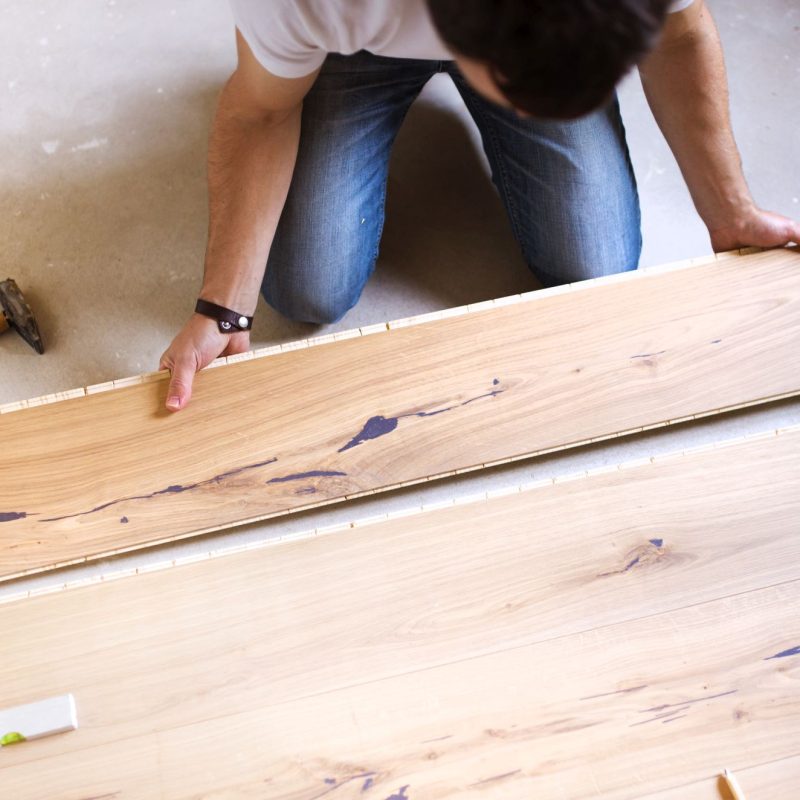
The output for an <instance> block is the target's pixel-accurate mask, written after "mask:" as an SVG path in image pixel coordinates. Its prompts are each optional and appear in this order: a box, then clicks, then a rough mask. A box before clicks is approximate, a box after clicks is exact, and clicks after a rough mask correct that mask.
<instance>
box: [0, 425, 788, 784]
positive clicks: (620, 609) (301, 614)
mask: <svg viewBox="0 0 800 800" xmlns="http://www.w3.org/2000/svg"><path fill="white" fill-rule="evenodd" d="M799 482H800V430H798V429H792V430H788V431H786V432H784V433H781V434H780V435H777V436H772V437H769V438H761V439H757V440H753V441H745V442H742V443H738V444H735V445H729V446H726V447H722V448H719V449H713V450H708V451H705V452H702V453H695V454H691V455H685V456H676V457H672V458H667V459H664V460H656V461H655V462H654V463H648V464H644V465H641V466H637V467H630V468H627V469H624V470H620V471H618V472H610V473H606V474H602V475H597V476H592V477H588V478H582V479H577V480H574V481H569V482H565V483H563V484H555V485H552V486H549V487H544V488H539V489H534V490H530V491H526V492H521V493H519V494H516V495H509V496H506V497H498V498H495V499H492V500H488V501H483V502H477V503H473V504H468V505H462V506H454V507H451V508H448V509H442V510H440V511H432V512H428V513H426V514H421V515H418V516H414V517H408V518H400V519H396V520H391V521H387V522H382V523H378V524H375V525H367V526H364V527H363V528H355V529H353V530H351V531H349V532H346V533H341V534H331V535H329V536H321V537H317V538H311V539H307V540H303V541H298V542H295V543H287V544H285V545H280V546H273V547H265V548H264V549H263V550H256V551H252V552H248V553H242V554H238V555H231V556H221V557H219V558H216V559H212V560H210V561H205V562H199V563H196V564H192V565H187V566H181V567H175V568H171V569H165V570H162V571H159V572H153V573H148V574H144V575H140V576H135V577H132V578H121V579H118V580H115V581H111V582H109V583H106V584H98V585H95V586H91V587H87V588H83V589H74V590H65V591H63V592H60V593H57V594H53V595H47V596H42V597H34V598H30V599H27V600H24V601H19V602H15V603H9V604H5V605H2V606H0V633H1V634H2V638H3V642H4V644H6V643H7V645H8V646H7V647H4V658H3V660H2V662H0V702H1V703H2V705H4V706H5V705H14V704H17V703H23V702H29V701H32V700H35V699H36V698H38V697H41V696H45V695H47V696H50V695H55V694H60V693H64V692H68V691H69V692H72V693H73V694H74V695H75V698H76V702H77V705H78V714H79V719H80V721H81V728H80V730H78V731H77V732H75V733H73V734H69V735H65V736H61V737H52V738H50V739H43V740H40V741H36V742H29V743H26V744H25V745H20V746H18V747H15V748H11V749H9V750H8V751H7V752H4V753H3V754H2V755H3V759H2V760H1V761H0V785H2V786H3V787H4V788H5V787H8V791H9V792H10V793H11V794H10V796H13V797H15V798H20V800H32V798H36V797H49V796H57V797H59V798H60V799H61V800H82V799H83V798H85V797H92V796H102V795H104V794H113V796H115V797H118V798H140V797H141V798H150V797H154V796H159V792H162V793H163V796H165V797H169V798H171V800H172V798H199V797H203V798H214V797H226V796H231V794H233V793H235V796H237V797H248V796H253V797H270V798H292V799H296V800H300V799H301V798H302V800H311V798H318V797H324V796H327V795H328V794H330V795H331V796H332V797H333V800H338V798H340V797H344V798H350V797H361V798H366V800H371V798H377V799H378V800H385V798H387V797H391V796H392V795H393V794H396V795H398V796H399V797H401V798H402V797H404V796H406V797H408V798H409V800H422V798H440V797H442V798H443V797H453V798H455V797H458V798H461V797H466V798H471V797H476V798H477V797H498V798H499V797H520V798H523V797H524V798H528V797H536V798H537V800H549V798H554V799H555V798H575V800H578V799H579V798H580V800H585V798H589V797H594V796H598V797H599V796H602V797H607V798H618V799H619V800H621V799H622V798H634V797H640V796H643V795H645V794H647V793H648V792H657V791H663V790H666V789H669V788H672V787H676V786H682V785H685V784H691V783H692V782H697V781H708V780H710V779H711V778H712V776H713V775H714V774H715V772H716V771H717V770H718V769H719V768H720V766H722V765H726V766H729V767H731V768H733V769H737V768H740V767H741V768H744V767H749V766H752V765H754V764H759V763H764V762H768V761H776V760H778V759H781V758H788V757H789V756H794V755H797V745H796V742H797V741H798V736H800V693H798V691H797V680H798V678H799V677H800V673H798V669H800V650H798V649H797V648H798V646H800V614H799V613H798V607H799V604H800V582H798V580H797V579H798V578H800V568H798V564H800V541H798V538H797V520H798V518H800V495H798V493H797V491H796V487H797V485H798V483H799ZM662 715H663V716H662ZM640 723H641V724H640ZM501 775H502V776H505V777H503V778H499V777H498V776H501ZM403 786H409V787H411V788H410V789H408V790H406V794H405V795H403V793H402V791H401V789H402V787H403ZM334 790H335V791H336V794H333V792H334ZM259 792H261V793H262V794H259ZM114 793H116V794H114ZM601 793H602V794H601Z"/></svg>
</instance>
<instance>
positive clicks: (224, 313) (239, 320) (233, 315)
mask: <svg viewBox="0 0 800 800" xmlns="http://www.w3.org/2000/svg"><path fill="white" fill-rule="evenodd" d="M194 310H195V311H196V312H197V313H198V314H202V315H203V316H204V317H210V318H211V319H213V320H216V323H217V328H219V332H220V333H237V332H238V331H249V330H250V328H252V327H253V318H252V317H248V316H245V315H244V314H239V313H238V312H236V311H231V309H229V308H225V306H218V305H217V304H216V303H209V302H208V300H198V301H197V304H196V305H195V307H194Z"/></svg>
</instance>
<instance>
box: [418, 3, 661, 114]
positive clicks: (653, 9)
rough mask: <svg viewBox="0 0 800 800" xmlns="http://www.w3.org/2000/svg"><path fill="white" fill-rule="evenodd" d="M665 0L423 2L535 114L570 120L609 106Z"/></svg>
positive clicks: (461, 47) (517, 103)
mask: <svg viewBox="0 0 800 800" xmlns="http://www.w3.org/2000/svg"><path fill="white" fill-rule="evenodd" d="M669 6H670V0H428V7H429V9H430V12H431V16H432V18H433V22H434V24H435V25H436V28H437V29H438V31H439V34H440V36H441V37H442V38H443V39H444V41H445V42H446V43H447V44H448V45H449V46H450V47H452V48H453V49H454V50H455V51H456V53H457V54H460V55H464V56H466V57H467V58H473V59H476V60H477V61H481V62H483V63H485V64H486V65H487V66H488V68H489V72H490V75H491V76H492V79H493V80H494V82H495V83H496V84H497V88H498V89H499V90H500V91H501V92H502V93H503V95H504V96H505V97H506V98H507V99H508V100H509V102H510V103H511V104H512V105H513V106H514V107H515V108H517V109H519V110H521V111H525V112H527V113H529V114H532V115H534V116H536V117H545V118H554V119H574V118H575V117H580V116H582V115H584V114H587V113H589V112H590V111H593V110H595V109H597V108H600V107H601V106H603V105H604V104H605V103H607V102H608V101H609V100H610V99H611V97H612V94H613V92H614V88H615V86H616V85H617V83H618V82H619V80H620V79H621V78H622V77H623V76H624V75H625V74H626V73H627V72H628V71H629V70H630V69H631V68H632V67H633V66H634V65H635V64H636V63H637V62H639V61H640V60H641V59H642V57H643V56H644V55H645V54H646V53H647V52H648V51H649V50H650V48H651V47H652V46H653V44H654V42H655V40H656V37H657V36H658V33H659V31H660V30H661V28H662V26H663V24H664V20H665V19H666V14H667V9H668V8H669Z"/></svg>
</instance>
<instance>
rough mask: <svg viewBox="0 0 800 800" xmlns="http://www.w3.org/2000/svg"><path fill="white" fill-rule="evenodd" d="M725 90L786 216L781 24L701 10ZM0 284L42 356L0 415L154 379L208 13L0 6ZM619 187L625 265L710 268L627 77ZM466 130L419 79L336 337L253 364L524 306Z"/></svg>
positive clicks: (31, 358) (597, 459)
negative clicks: (630, 183)
mask: <svg viewBox="0 0 800 800" xmlns="http://www.w3.org/2000/svg"><path fill="white" fill-rule="evenodd" d="M709 5H710V6H711V8H712V10H713V11H714V13H715V16H716V19H717V22H718V25H719V27H720V31H721V34H722V38H723V42H724V45H725V48H726V55H727V61H728V67H729V73H730V83H731V103H732V114H733V120H734V127H735V131H736V134H737V139H738V142H739V145H740V149H741V151H742V156H743V161H744V166H745V172H746V175H747V178H748V181H749V183H750V186H751V188H752V190H753V193H754V195H755V197H756V199H757V201H758V202H759V203H760V204H762V205H763V206H764V207H766V208H770V209H772V210H775V211H779V212H781V213H784V214H788V215H791V216H795V217H797V216H800V135H799V134H798V130H800V47H799V46H798V45H800V6H798V3H797V0H762V2H760V3H758V6H757V8H756V6H755V4H753V3H749V2H745V0H725V1H724V2H723V0H709ZM2 15H3V20H4V24H3V26H2V29H0V53H1V54H2V55H0V65H1V66H2V69H0V78H1V80H0V243H1V244H2V248H1V249H0V253H1V254H2V261H1V262H0V273H5V274H2V275H0V277H3V278H4V277H6V275H8V276H10V277H14V278H16V280H17V281H18V283H19V284H20V285H21V286H22V287H23V289H24V290H25V291H26V294H27V295H28V297H29V299H30V300H31V303H32V305H34V306H35V308H36V311H37V315H38V317H39V319H40V322H41V327H42V329H43V333H44V336H45V339H46V344H47V347H48V351H47V354H46V355H45V356H43V357H39V356H36V355H35V354H34V353H33V351H32V350H30V349H29V348H28V347H27V346H26V345H25V344H24V343H23V342H22V341H21V340H20V339H19V338H18V337H16V336H13V335H10V334H9V335H4V336H2V337H0V404H2V403H7V402H11V401H14V400H20V399H25V398H28V397H33V396H37V395H42V394H48V393H51V392H56V391H61V390H65V389H70V388H74V387H78V386H85V385H88V384H92V383H100V382H103V381H108V380H111V379H114V378H121V377H125V376H128V375H132V374H136V373H140V372H144V371H149V370H153V369H156V368H157V365H158V358H159V355H160V353H161V352H162V351H163V349H164V348H165V347H166V346H167V344H168V343H169V341H170V340H171V338H172V336H173V335H174V333H175V332H176V331H177V329H178V328H179V327H180V325H181V323H182V321H183V320H184V319H185V318H186V317H187V316H188V314H189V313H190V311H191V308H192V305H193V302H194V299H195V297H196V293H197V288H198V284H199V279H200V275H201V272H202V259H203V250H204V244H205V231H206V189H205V180H204V175H205V163H204V156H205V147H206V137H207V131H208V126H209V121H210V118H211V114H212V110H213V105H214V101H215V97H216V95H217V92H218V91H219V88H220V87H221V84H222V83H223V81H224V80H225V79H226V77H227V76H228V74H229V73H230V71H231V69H232V68H233V65H234V47H233V38H232V22H231V19H230V14H229V11H228V7H227V4H226V3H225V2H224V0H218V2H211V1H210V0H202V1H201V2H198V0H194V1H193V2H190V0H175V2H167V3H161V2H155V0H138V1H137V2H126V1H125V0H104V1H101V0H70V2H67V3H56V2H54V0H36V1H35V2H29V3H24V4H22V3H12V2H10V0H7V2H5V3H3V4H2ZM621 98H622V105H623V115H624V118H625V123H626V126H627V129H628V135H629V143H630V147H631V152H632V157H633V161H634V166H635V169H636V172H637V176H638V180H639V187H640V194H641V201H642V208H643V217H644V221H643V228H644V236H645V249H644V254H643V258H642V264H643V265H652V264H657V263H662V262H667V261H674V260H678V259H682V258H687V257H691V256H697V255H702V254H705V253H709V252H710V247H709V244H708V239H707V236H706V232H705V229H704V227H703V225H702V223H701V222H700V220H699V219H698V218H697V216H696V214H695V212H694V209H693V207H692V204H691V200H690V198H689V196H688V192H687V191H686V189H685V186H684V184H683V181H682V179H681V176H680V174H679V172H678V170H677V167H676V165H675V163H674V161H673V159H672V157H671V155H670V153H669V150H668V148H667V147H666V144H665V143H664V141H663V139H662V138H661V136H660V134H659V132H658V129H657V128H656V126H655V124H654V122H653V120H652V118H651V116H650V114H649V112H648V110H647V107H646V104H645V101H644V99H643V96H642V92H641V88H640V85H639V81H638V78H637V77H636V76H635V75H634V76H631V77H630V78H629V79H628V80H626V81H625V83H624V85H623V86H622V89H621ZM535 286H536V284H535V282H534V281H533V279H532V277H531V276H530V274H529V273H528V271H527V269H526V268H525V266H524V264H523V263H522V260H521V258H520V256H519V253H518V251H517V247H516V244H515V243H514V241H513V239H512V237H511V234H510V230H509V226H508V224H507V221H506V219H505V217H504V214H503V211H502V208H501V206H500V203H499V200H498V198H497V197H496V195H495V193H494V190H493V189H492V186H491V183H490V181H489V179H488V175H487V170H486V166H485V163H484V159H483V156H482V154H481V152H480V147H479V143H478V139H477V133H476V131H475V130H474V128H473V126H472V123H471V120H470V119H469V117H468V116H467V114H466V112H465V111H464V109H463V107H462V105H461V103H460V100H459V98H458V95H457V94H456V92H455V91H454V89H453V87H452V85H451V83H450V82H449V79H447V78H446V77H444V76H439V77H437V78H435V79H434V80H432V81H431V83H430V84H429V85H428V87H427V88H426V90H425V92H424V93H423V96H422V98H421V99H420V101H419V102H418V103H417V104H416V105H415V106H414V107H413V108H412V111H411V113H410V114H409V117H408V120H407V123H406V125H405V126H404V128H403V130H402V132H401V135H400V137H399V139H398V142H397V145H396V149H395V154H394V159H393V165H392V173H391V178H390V186H389V200H388V219H387V225H386V230H385V234H384V239H383V243H382V249H381V256H380V260H379V264H378V268H377V270H376V274H375V276H374V277H373V279H372V281H371V282H370V284H369V285H368V287H367V289H366V291H365V293H364V296H363V298H362V300H361V302H360V303H359V305H358V306H357V307H356V308H355V309H354V310H352V311H351V312H350V313H349V314H348V315H347V316H346V317H345V318H344V319H343V320H342V321H341V322H340V323H338V324H337V325H335V326H330V327H328V328H322V329H314V328H311V327H309V326H305V325H297V324H292V323H288V322H287V321H285V320H283V319H281V318H280V317H279V316H278V315H277V314H275V313H274V312H272V311H271V309H269V308H267V307H266V306H265V305H264V304H263V301H262V303H261V304H260V306H259V309H258V312H257V321H256V325H255V329H254V333H253V346H254V347H260V346H264V345H268V344H274V343H277V342H284V341H290V340H292V339H297V338H305V337H307V336H310V335H316V334H318V333H325V332H329V331H333V330H340V329H348V328H354V327H358V326H361V325H366V324H370V323H374V322H382V321H385V320H389V319H396V318H399V317H404V316H409V315H412V314H418V313H423V312H426V311H433V310H437V309H443V308H447V307H450V306H455V305H462V304H465V303H469V302H476V301H479V300H485V299H488V298H492V297H499V296H504V295H508V294H514V293H517V292H520V291H528V290H530V289H533V288H535ZM798 422H800V403H796V402H785V403H781V404H777V405H773V406H769V407H765V408H761V409H758V410H754V411H750V412H747V413H738V414H734V415H728V416H725V417H722V418H718V419H712V420H708V421H705V422H702V423H701V422H697V423H694V424H692V425H685V426H676V427H673V428H669V429H666V430H664V431H662V432H657V433H650V434H648V435H646V436H639V437H632V438H630V439H626V440H615V441H614V442H612V443H609V444H606V445H598V446H595V447H592V448H587V449H584V450H580V451H575V452H566V453H562V454H560V455H558V456H552V457H547V458H540V459H536V460H531V461H527V462H520V463H518V464H515V465H510V466H508V467H504V468H498V469H494V470H491V471H487V472H484V473H479V474H473V475H471V476H463V477H461V478H459V479H457V480H450V481H442V482H438V483H431V484H427V485H425V486H424V487H422V488H414V489H408V490H405V491H402V492H395V493H391V494H385V495H379V496H375V497H372V498H369V499H364V500H360V501H357V502H356V503H348V504H344V505H339V506H336V507H329V508H323V509H320V510H318V511H314V512H307V513H305V514H301V515H296V516H293V517H290V518H284V519H279V520H275V521H273V522H268V523H263V524H259V525H251V526H243V527H240V528H236V529H234V530H231V531H228V532H224V533H220V534H216V535H214V536H208V537H203V538H201V539H195V540H189V541H187V542H184V543H181V544H178V545H174V546H171V547H169V548H160V549H157V550H153V551H150V552H146V553H141V554H135V555H129V556H125V557H122V558H119V559H116V560H115V564H114V565H113V566H110V565H109V564H107V563H101V564H96V565H93V566H90V567H81V568H74V569H73V570H70V571H69V572H68V574H67V575H66V576H65V575H64V574H59V575H53V576H49V577H48V576H45V577H40V578H35V579H30V580H28V581H25V582H23V584H21V585H20V584H17V585H14V586H10V587H6V588H5V589H3V590H2V592H4V593H8V592H9V591H19V590H20V589H23V588H28V587H30V588H36V587H38V586H42V585H46V584H47V583H48V582H49V583H52V582H53V581H63V580H67V579H69V580H73V579H78V578H81V577H84V576H87V575H92V574H97V573H98V572H99V571H103V570H109V569H119V568H129V567H130V566H136V565H139V564H144V563H148V562H149V561H153V560H158V561H162V560H164V559H165V558H175V557H179V556H184V555H190V554H193V553H198V552H203V551H205V550H208V549H212V548H218V547H223V546H227V545H228V544H238V543H241V542H244V541H252V540H257V539H263V538H265V537H276V536H280V535H283V534H285V533H287V532H292V531H297V530H307V529H313V528H315V527H321V526H323V525H328V524H331V523H334V522H337V521H347V520H350V519H354V518H358V517H364V516H372V515H375V514H381V513H384V512H386V511H387V510H395V509H398V508H404V507H409V506H414V505H419V504H420V503H431V502H438V501H441V500H442V499H444V498H449V497H453V496H457V495H462V494H465V493H466V494H473V493H475V492H481V491H486V490H487V489H492V488H497V487H500V486H504V485H509V484H519V483H524V482H527V481H530V480H533V479H540V478H542V477H548V476H552V475H559V474H565V473H572V472H580V471H583V470H585V469H587V468H590V467H593V466H597V465H600V464H608V463H619V462H622V461H626V460H628V459H632V458H638V457H640V456H642V455H650V454H657V453H664V452H669V451H673V450H680V449H683V448H685V447H690V446H695V445H698V444H702V443H704V442H710V441H713V440H715V439H724V438H731V437H737V436H741V435H744V434H746V433H748V432H757V431H761V430H766V429H769V428H775V427H783V426H786V425H790V424H796V423H798ZM1 435H2V418H0V437H1Z"/></svg>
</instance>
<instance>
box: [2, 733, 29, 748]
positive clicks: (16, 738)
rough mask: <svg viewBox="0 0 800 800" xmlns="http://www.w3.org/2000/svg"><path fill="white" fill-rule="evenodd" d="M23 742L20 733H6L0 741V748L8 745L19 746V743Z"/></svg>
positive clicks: (23, 738) (23, 739)
mask: <svg viewBox="0 0 800 800" xmlns="http://www.w3.org/2000/svg"><path fill="white" fill-rule="evenodd" d="M24 741H25V737H24V736H23V735H22V734H21V733H17V732H16V731H12V732H11V733H7V734H6V735H5V736H4V737H3V738H2V739H0V747H6V745H9V744H19V743H20V742H24Z"/></svg>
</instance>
